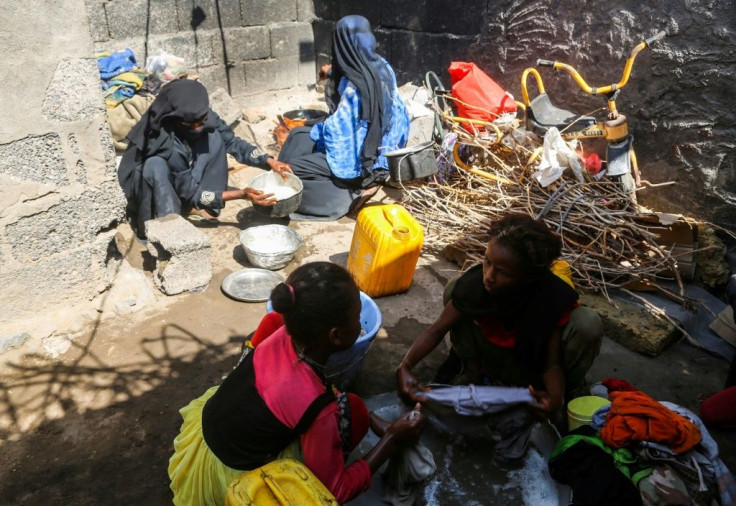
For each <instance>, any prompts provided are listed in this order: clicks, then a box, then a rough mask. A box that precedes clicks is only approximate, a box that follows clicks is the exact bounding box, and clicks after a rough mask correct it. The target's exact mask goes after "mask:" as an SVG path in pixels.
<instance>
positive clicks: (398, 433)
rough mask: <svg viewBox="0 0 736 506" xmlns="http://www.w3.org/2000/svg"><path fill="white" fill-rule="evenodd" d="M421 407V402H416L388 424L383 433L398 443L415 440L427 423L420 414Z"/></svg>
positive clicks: (404, 443)
mask: <svg viewBox="0 0 736 506" xmlns="http://www.w3.org/2000/svg"><path fill="white" fill-rule="evenodd" d="M421 409H422V406H421V404H419V403H417V404H416V405H415V406H414V409H413V410H411V411H409V412H408V413H404V414H403V415H402V416H401V418H399V419H398V420H396V421H395V422H393V423H392V424H391V425H389V426H388V427H387V428H386V432H385V435H386V436H389V437H391V438H394V439H395V440H396V443H397V444H399V445H406V444H411V443H414V442H416V441H417V440H418V439H419V436H420V435H421V434H422V431H423V430H424V426H425V425H426V423H427V418H426V417H425V416H424V415H423V414H422V411H421Z"/></svg>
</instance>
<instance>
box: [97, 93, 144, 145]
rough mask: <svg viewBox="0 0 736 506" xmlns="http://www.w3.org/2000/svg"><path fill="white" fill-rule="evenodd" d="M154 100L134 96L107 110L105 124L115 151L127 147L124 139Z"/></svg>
mask: <svg viewBox="0 0 736 506" xmlns="http://www.w3.org/2000/svg"><path fill="white" fill-rule="evenodd" d="M154 98H155V97H153V96H146V97H144V96H141V95H138V94H135V95H133V96H132V97H130V98H129V99H127V100H125V101H123V102H121V103H119V104H118V105H117V106H115V107H114V108H112V109H110V108H108V109H107V124H108V125H110V134H111V135H112V140H113V145H114V146H115V149H117V150H124V149H125V148H126V147H128V143H127V142H126V139H125V137H126V136H127V135H128V134H129V133H130V130H131V129H132V128H133V126H135V124H136V123H138V121H139V120H140V119H141V117H142V116H143V114H144V113H145V112H146V111H147V110H148V108H149V107H150V106H151V103H153V100H154Z"/></svg>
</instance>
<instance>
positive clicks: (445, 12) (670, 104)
mask: <svg viewBox="0 0 736 506" xmlns="http://www.w3.org/2000/svg"><path fill="white" fill-rule="evenodd" d="M314 4H315V14H316V16H317V17H318V18H319V19H318V20H316V21H315V23H314V33H315V46H316V50H317V53H318V63H322V62H325V61H327V60H328V59H329V55H330V43H331V39H330V37H331V29H332V26H333V25H334V21H335V20H337V19H339V18H340V17H342V16H344V15H346V14H362V15H364V16H366V17H367V18H368V19H369V20H370V21H371V23H372V24H373V26H374V28H375V33H376V39H377V41H378V50H379V52H380V53H381V54H382V55H384V56H385V57H386V58H387V59H388V60H389V61H390V62H391V63H392V65H393V66H394V68H395V70H396V73H397V77H398V78H399V81H400V82H403V81H405V80H414V81H415V82H417V83H418V82H420V81H421V80H422V78H423V76H424V74H425V72H426V71H428V70H433V71H435V72H436V73H437V74H438V75H439V76H440V77H441V78H443V80H445V81H447V80H448V77H447V67H448V65H449V63H450V62H451V61H452V60H470V61H475V62H476V63H477V64H478V65H479V66H480V67H481V68H482V69H484V70H485V71H486V72H487V73H488V74H489V75H490V76H491V77H493V78H494V79H495V80H496V81H498V82H499V83H500V84H501V85H502V86H504V87H505V88H506V89H507V90H508V91H510V92H511V93H513V94H514V95H515V96H516V97H517V98H518V99H520V97H521V93H520V85H519V77H520V75H521V73H522V71H523V70H524V68H526V67H529V66H532V65H534V62H535V61H536V60H537V58H545V59H550V60H553V59H557V60H560V61H565V62H567V63H570V64H572V65H574V66H575V67H577V68H578V70H579V71H580V72H581V74H582V75H583V76H584V77H585V78H586V80H588V81H589V83H590V84H591V85H599V86H600V85H605V84H609V83H611V82H617V81H618V80H619V78H620V76H621V71H622V69H623V63H624V61H625V59H626V56H627V55H628V53H629V51H630V49H631V48H633V47H634V46H635V45H636V44H637V43H638V42H640V41H641V40H642V39H644V38H646V37H650V36H652V35H654V34H655V33H656V32H658V31H660V30H667V31H668V33H669V35H668V36H667V37H666V38H665V39H664V40H662V41H660V42H659V43H657V44H656V45H655V47H653V48H651V49H648V50H646V51H645V52H643V53H641V54H640V56H639V57H638V59H637V61H636V64H635V66H634V72H633V74H632V77H631V80H630V82H629V84H628V85H627V87H626V88H625V89H624V90H623V92H622V93H621V96H620V97H619V99H618V105H619V110H620V111H621V112H622V113H623V114H625V115H626V116H627V117H628V118H629V124H630V127H631V130H632V132H633V134H634V136H635V138H636V144H635V146H636V152H637V156H638V159H639V162H640V166H641V167H642V173H643V177H644V178H645V179H648V180H649V181H651V182H653V183H658V182H663V181H677V184H676V185H674V186H669V187H664V188H658V189H653V188H649V189H646V190H643V191H641V192H640V194H639V198H640V201H641V202H642V203H644V204H645V205H649V206H652V207H657V208H658V209H661V210H666V211H670V212H680V213H685V214H689V215H693V216H696V217H700V218H704V219H709V220H711V221H713V222H716V223H718V224H720V225H722V226H725V227H728V228H731V229H734V228H736V226H734V223H736V207H734V204H736V171H735V170H734V169H735V168H736V167H735V162H734V156H733V153H734V152H735V151H734V148H736V135H734V127H733V125H734V123H736V108H734V107H733V106H732V104H731V102H732V97H734V96H736V81H734V79H733V75H734V74H735V73H736V51H734V47H736V9H734V4H733V2H714V1H712V0H674V1H672V2H657V1H655V0H644V1H642V0H636V1H635V0H625V1H622V2H604V1H599V0H586V1H580V0H574V1H573V0H541V1H540V0H488V1H485V2H484V1H478V0H460V1H458V0H426V1H423V2H415V1H409V0H375V1H373V2H365V1H362V0H339V1H338V0H326V1H315V2H314ZM542 72H543V76H544V77H545V84H546V88H547V91H548V93H549V95H550V97H551V98H552V99H553V101H555V102H556V103H557V105H560V106H563V107H566V108H569V109H570V110H574V111H578V112H580V113H588V112H589V111H592V110H594V109H596V108H598V107H600V106H605V103H604V101H603V100H601V99H597V100H596V99H592V98H591V97H587V96H585V95H583V94H582V92H581V91H580V90H579V88H577V86H576V85H575V84H574V83H573V81H572V80H571V79H570V78H569V77H568V76H567V74H564V73H560V75H557V76H554V75H553V72H551V71H549V69H542Z"/></svg>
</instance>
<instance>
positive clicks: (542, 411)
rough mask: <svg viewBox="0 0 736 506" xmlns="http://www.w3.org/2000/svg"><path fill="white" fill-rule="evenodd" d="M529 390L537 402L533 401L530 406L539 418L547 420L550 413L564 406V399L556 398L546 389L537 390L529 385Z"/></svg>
mask: <svg viewBox="0 0 736 506" xmlns="http://www.w3.org/2000/svg"><path fill="white" fill-rule="evenodd" d="M529 392H530V393H531V394H532V395H533V396H534V398H535V399H536V402H531V403H530V404H529V408H530V409H531V412H532V415H533V416H534V417H535V418H537V419H538V420H546V419H547V418H548V417H549V415H550V414H552V413H553V412H555V411H556V410H557V409H559V408H560V407H561V406H562V399H557V398H555V397H556V396H553V395H550V394H549V393H548V392H546V391H544V390H536V389H535V388H534V387H533V386H531V385H529Z"/></svg>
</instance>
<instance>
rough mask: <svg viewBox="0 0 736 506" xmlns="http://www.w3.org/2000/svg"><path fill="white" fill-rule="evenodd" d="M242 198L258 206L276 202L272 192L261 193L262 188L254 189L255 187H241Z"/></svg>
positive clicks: (270, 204)
mask: <svg viewBox="0 0 736 506" xmlns="http://www.w3.org/2000/svg"><path fill="white" fill-rule="evenodd" d="M243 198H245V199H248V200H250V201H251V202H253V203H254V204H258V205H259V206H272V205H274V204H276V198H275V197H274V196H273V193H263V191H262V190H256V189H255V188H243Z"/></svg>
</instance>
